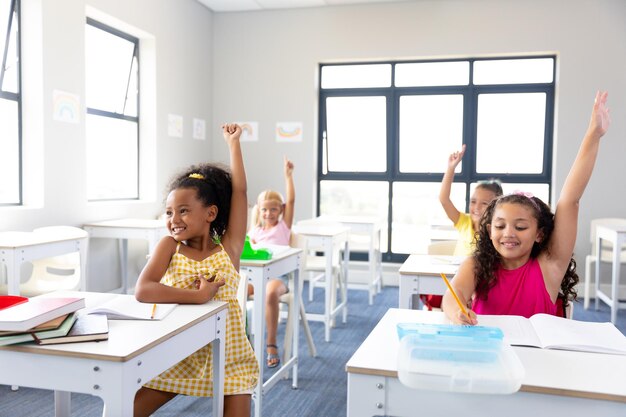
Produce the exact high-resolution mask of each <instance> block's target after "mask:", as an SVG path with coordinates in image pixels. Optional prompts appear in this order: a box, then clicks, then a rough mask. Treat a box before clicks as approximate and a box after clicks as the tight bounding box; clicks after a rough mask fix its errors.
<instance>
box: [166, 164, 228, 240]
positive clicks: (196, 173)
mask: <svg viewBox="0 0 626 417" xmlns="http://www.w3.org/2000/svg"><path fill="white" fill-rule="evenodd" d="M178 188H193V189H195V190H196V193H197V195H198V199H199V200H200V201H202V203H203V204H204V206H205V207H208V206H211V205H215V206H216V207H217V217H216V218H215V220H214V221H213V222H211V230H210V236H214V237H215V236H217V237H219V238H221V237H222V236H224V233H226V228H227V227H228V216H229V214H230V199H231V194H232V191H233V186H232V178H231V174H230V171H229V169H228V168H227V167H226V166H225V165H221V164H199V165H193V166H191V167H189V168H187V169H185V170H184V171H183V172H182V173H180V174H179V175H176V176H175V177H174V179H173V180H172V181H171V182H170V184H169V186H168V194H169V193H170V192H171V191H173V190H176V189H178Z"/></svg>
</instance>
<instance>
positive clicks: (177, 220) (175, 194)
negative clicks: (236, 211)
mask: <svg viewBox="0 0 626 417" xmlns="http://www.w3.org/2000/svg"><path fill="white" fill-rule="evenodd" d="M216 216H217V207H215V206H208V207H207V206H204V205H203V203H202V201H200V200H199V199H198V193H197V191H196V189H195V188H177V189H174V190H172V191H171V192H170V193H169V195H168V196H167V201H166V203H165V217H166V224H167V229H168V230H169V232H170V234H171V235H172V236H173V237H174V239H176V240H177V241H179V242H180V241H184V240H189V239H193V238H196V237H200V236H205V235H206V236H208V235H209V233H208V231H209V228H210V226H211V222H212V221H213V220H215V217H216Z"/></svg>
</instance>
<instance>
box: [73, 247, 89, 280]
mask: <svg viewBox="0 0 626 417" xmlns="http://www.w3.org/2000/svg"><path fill="white" fill-rule="evenodd" d="M88 242H89V238H88V237H86V238H84V239H80V240H78V241H76V244H77V246H78V253H79V256H80V290H81V291H87V290H88V288H87V253H89V251H88V247H89V246H88V245H89V243H88Z"/></svg>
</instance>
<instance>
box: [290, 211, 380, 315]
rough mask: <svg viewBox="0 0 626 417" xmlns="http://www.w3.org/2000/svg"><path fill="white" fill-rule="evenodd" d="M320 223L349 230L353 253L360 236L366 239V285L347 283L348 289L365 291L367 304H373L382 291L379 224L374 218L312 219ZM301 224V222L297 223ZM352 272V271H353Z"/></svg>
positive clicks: (336, 217) (327, 217)
mask: <svg viewBox="0 0 626 417" xmlns="http://www.w3.org/2000/svg"><path fill="white" fill-rule="evenodd" d="M311 221H318V222H320V223H328V222H330V223H339V224H341V225H343V226H346V227H349V228H350V250H351V251H355V249H357V248H358V246H359V244H360V243H361V242H359V241H358V240H357V239H358V238H359V237H361V236H364V237H366V238H367V263H368V266H369V270H368V273H369V277H368V281H367V282H366V283H358V282H348V288H350V289H356V290H366V291H368V292H369V303H370V305H372V304H374V296H375V295H376V294H378V293H380V291H381V290H382V278H383V267H382V253H381V250H380V241H381V236H380V234H381V230H382V226H381V222H380V221H379V219H378V218H376V217H374V216H331V215H324V216H320V217H317V218H315V219H312V220H311ZM298 224H303V222H298ZM353 272H354V271H353Z"/></svg>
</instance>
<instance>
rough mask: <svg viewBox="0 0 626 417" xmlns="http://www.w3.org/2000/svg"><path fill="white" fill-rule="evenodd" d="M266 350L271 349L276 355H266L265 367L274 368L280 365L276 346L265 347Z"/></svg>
mask: <svg viewBox="0 0 626 417" xmlns="http://www.w3.org/2000/svg"><path fill="white" fill-rule="evenodd" d="M265 347H266V349H267V348H273V349H276V352H277V353H268V354H267V358H266V359H265V360H266V365H267V367H268V368H276V367H277V366H278V365H280V356H279V355H278V346H276V345H266V346H265Z"/></svg>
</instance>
